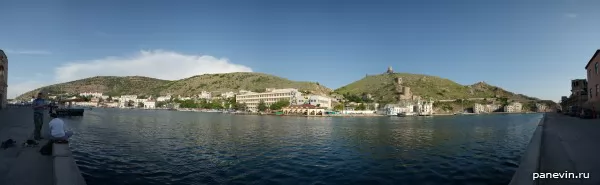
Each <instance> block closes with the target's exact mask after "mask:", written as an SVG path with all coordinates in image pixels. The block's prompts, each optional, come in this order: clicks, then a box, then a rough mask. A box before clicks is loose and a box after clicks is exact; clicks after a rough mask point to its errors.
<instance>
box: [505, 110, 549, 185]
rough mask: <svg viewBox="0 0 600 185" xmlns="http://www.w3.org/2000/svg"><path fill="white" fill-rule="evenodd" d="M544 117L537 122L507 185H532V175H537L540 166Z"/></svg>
mask: <svg viewBox="0 0 600 185" xmlns="http://www.w3.org/2000/svg"><path fill="white" fill-rule="evenodd" d="M546 115H547V114H544V116H543V117H542V119H541V120H540V121H539V123H538V126H537V128H536V129H535V131H534V132H533V136H532V137H531V141H530V142H529V145H527V149H526V150H525V153H524V154H523V156H522V157H521V163H520V164H519V168H518V169H517V171H516V172H515V174H514V176H513V178H512V180H511V181H510V184H509V185H533V184H535V181H533V178H532V174H533V173H537V172H538V171H539V165H540V160H539V159H540V152H541V150H540V149H541V147H542V134H543V130H544V121H545V120H546Z"/></svg>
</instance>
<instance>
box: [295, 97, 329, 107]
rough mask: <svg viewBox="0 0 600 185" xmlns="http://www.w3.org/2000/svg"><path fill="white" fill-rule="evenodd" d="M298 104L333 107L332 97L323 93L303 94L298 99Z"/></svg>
mask: <svg viewBox="0 0 600 185" xmlns="http://www.w3.org/2000/svg"><path fill="white" fill-rule="evenodd" d="M296 104H298V105H300V104H311V105H314V106H317V107H323V108H325V109H331V108H332V107H331V98H329V97H327V96H321V95H307V96H302V98H300V99H298V100H297V102H296Z"/></svg>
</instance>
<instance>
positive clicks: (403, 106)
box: [383, 103, 414, 116]
mask: <svg viewBox="0 0 600 185" xmlns="http://www.w3.org/2000/svg"><path fill="white" fill-rule="evenodd" d="M383 109H384V113H385V115H389V116H396V115H398V113H403V112H414V105H412V104H410V103H398V104H387V105H385V106H384V107H383Z"/></svg>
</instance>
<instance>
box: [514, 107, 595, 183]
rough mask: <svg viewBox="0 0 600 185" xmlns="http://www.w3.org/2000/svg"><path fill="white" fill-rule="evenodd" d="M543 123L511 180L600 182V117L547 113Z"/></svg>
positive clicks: (518, 181) (516, 181)
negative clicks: (586, 117) (599, 144)
mask: <svg viewBox="0 0 600 185" xmlns="http://www.w3.org/2000/svg"><path fill="white" fill-rule="evenodd" d="M540 123H541V124H540V125H539V126H538V128H537V129H536V131H535V133H534V136H533V137H532V139H531V143H530V144H529V146H528V147H527V151H526V152H525V154H524V155H523V157H522V159H521V164H520V165H519V168H518V169H517V171H516V173H515V175H514V176H513V179H512V181H511V182H510V184H511V185H531V184H536V185H537V184H543V185H554V184H556V185H563V184H590V185H592V184H594V185H597V184H600V160H598V158H599V157H600V146H598V141H600V134H598V133H600V120H598V119H580V118H576V117H569V116H565V115H560V114H556V113H546V114H545V115H544V118H543V120H542V121H541V122H540ZM534 173H536V175H534ZM534 176H537V178H535V180H534Z"/></svg>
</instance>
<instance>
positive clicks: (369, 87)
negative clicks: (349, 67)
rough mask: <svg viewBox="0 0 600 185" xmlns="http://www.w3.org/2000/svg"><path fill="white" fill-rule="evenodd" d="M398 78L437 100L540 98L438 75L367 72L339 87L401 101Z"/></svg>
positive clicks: (419, 93) (345, 91)
mask: <svg viewBox="0 0 600 185" xmlns="http://www.w3.org/2000/svg"><path fill="white" fill-rule="evenodd" d="M396 78H402V85H403V86H406V87H410V90H411V92H412V94H413V95H417V96H420V97H422V98H431V99H434V100H449V99H468V98H494V97H502V98H507V99H509V100H516V101H532V100H535V101H537V100H539V99H537V98H533V97H528V96H525V95H521V94H515V93H512V92H509V91H506V90H504V89H502V88H499V87H496V86H492V85H489V84H487V83H485V82H479V83H476V84H473V85H461V84H458V83H456V82H454V81H452V80H449V79H445V78H440V77H436V76H429V75H422V74H410V73H391V74H387V73H386V74H380V75H368V76H366V77H365V78H363V79H361V80H358V81H356V82H353V83H351V84H348V85H346V86H343V87H341V88H338V89H336V90H335V91H334V92H335V93H338V94H352V95H362V94H371V95H372V97H373V98H375V99H376V100H379V101H382V102H395V101H398V92H397V91H396V86H397V83H396V82H395V79H396Z"/></svg>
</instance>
